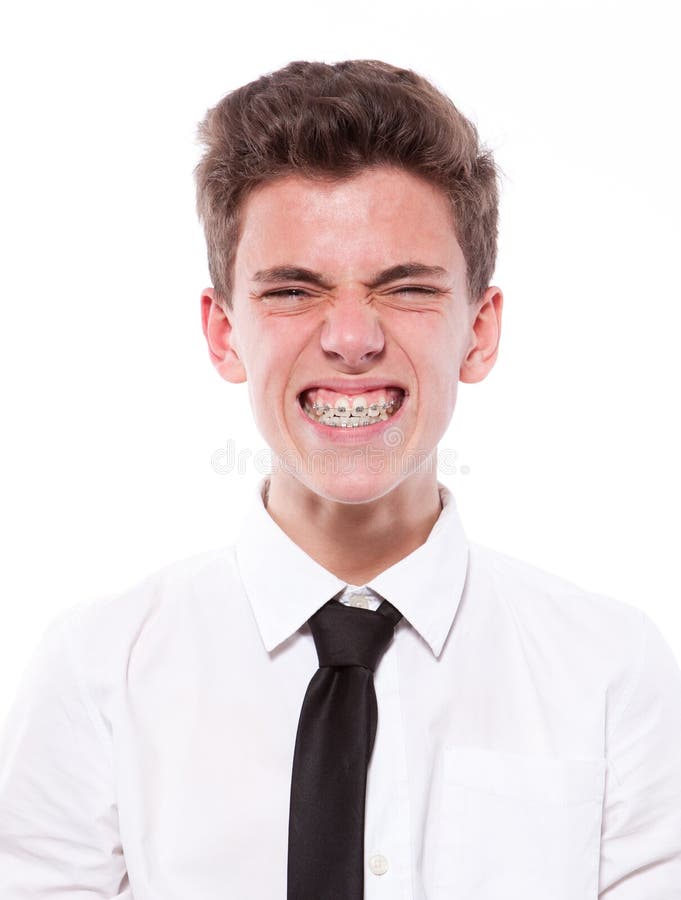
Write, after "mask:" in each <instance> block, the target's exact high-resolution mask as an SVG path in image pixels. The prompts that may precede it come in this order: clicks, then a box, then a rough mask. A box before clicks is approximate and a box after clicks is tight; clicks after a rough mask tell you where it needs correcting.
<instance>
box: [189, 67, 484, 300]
mask: <svg viewBox="0 0 681 900" xmlns="http://www.w3.org/2000/svg"><path fill="white" fill-rule="evenodd" d="M199 138H200V140H201V142H202V143H203V144H204V146H205V152H204V154H203V157H202V158H201V161H200V162H199V164H198V166H197V167H196V172H195V175H196V184H197V209H198V213H199V218H200V219H201V220H202V222H203V226H204V231H205V235H206V243H207V247H208V266H209V271H210V275H211V278H212V280H213V285H214V287H215V291H216V294H217V296H218V298H219V299H221V300H222V301H223V302H224V303H225V304H227V305H228V306H231V291H232V270H233V265H234V257H235V254H236V247H237V243H238V239H239V212H240V210H241V208H242V206H243V204H244V201H245V199H246V198H247V196H248V194H249V192H250V191H252V190H253V189H254V188H255V187H256V186H258V185H260V184H263V183H265V182H268V181H271V180H273V179H275V178H277V177H280V176H282V175H288V174H299V175H303V176H307V177H311V178H319V177H322V178H346V177H351V176H353V175H356V174H359V173H360V172H361V171H362V170H363V169H366V168H368V167H370V166H374V165H381V164H384V165H395V166H401V167H402V168H403V169H405V170H407V171H409V172H411V173H413V174H414V175H419V176H421V177H422V178H425V179H426V180H427V181H429V182H430V183H432V184H434V185H435V186H437V187H439V188H441V189H442V190H443V191H444V192H445V194H446V195H447V196H448V197H449V199H450V202H451V204H452V208H453V213H454V216H453V218H454V227H455V231H456V236H457V240H458V242H459V245H460V246H461V249H462V251H463V255H464V258H465V260H466V268H467V282H468V290H469V295H470V300H471V301H472V302H474V301H475V300H477V299H479V298H480V297H481V296H482V294H483V293H484V291H485V289H486V288H487V286H488V284H489V282H490V279H491V277H492V272H493V271H494V264H495V259H496V250H497V216H498V184H497V169H496V166H495V164H494V161H493V158H492V154H491V152H490V151H489V150H487V149H485V148H484V147H482V146H481V145H480V142H479V139H478V133H477V130H476V128H475V126H474V125H473V124H472V123H471V122H470V121H469V120H468V119H467V118H466V117H465V116H463V115H462V114H461V113H460V112H459V111H458V110H457V108H456V107H455V106H454V104H453V103H452V101H451V100H450V99H449V98H448V97H446V96H445V95H444V94H442V93H441V92H440V91H438V90H437V88H435V87H434V86H433V85H432V84H431V83H430V82H429V81H427V80H426V79H425V78H423V77H421V76H420V75H417V74H416V73H415V72H412V71H411V70H410V69H400V68H397V67H395V66H391V65H389V64H388V63H384V62H380V61H378V60H373V59H359V60H347V61H345V62H339V63H335V64H334V65H327V64H326V63H321V62H292V63H289V65H287V66H285V67H284V68H283V69H279V70H278V71H276V72H272V73H270V74H268V75H264V76H262V77H261V78H258V79H257V80H256V81H252V82H250V83H249V84H245V85H243V86H242V87H240V88H237V89H236V90H234V91H232V92H231V93H229V94H227V96H226V97H224V98H223V99H222V100H221V101H220V102H219V103H218V104H217V105H216V106H214V107H213V108H212V109H210V110H209V111H208V112H207V114H206V116H205V118H204V120H203V122H201V124H200V125H199Z"/></svg>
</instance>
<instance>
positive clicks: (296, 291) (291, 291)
mask: <svg viewBox="0 0 681 900" xmlns="http://www.w3.org/2000/svg"><path fill="white" fill-rule="evenodd" d="M307 296H308V295H307V292H306V291H303V290H302V289H301V288H284V289H282V290H280V291H268V292H267V293H266V294H263V297H279V298H281V299H283V300H287V299H289V298H290V299H292V300H296V299H297V298H298V297H307Z"/></svg>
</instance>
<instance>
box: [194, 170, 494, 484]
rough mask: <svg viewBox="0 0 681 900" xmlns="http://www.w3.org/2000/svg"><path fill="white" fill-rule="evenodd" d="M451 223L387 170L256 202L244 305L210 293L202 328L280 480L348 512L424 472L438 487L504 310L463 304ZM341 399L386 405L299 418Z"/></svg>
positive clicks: (300, 186) (248, 221)
mask: <svg viewBox="0 0 681 900" xmlns="http://www.w3.org/2000/svg"><path fill="white" fill-rule="evenodd" d="M451 215H452V214H451V209H450V205H449V203H448V200H447V198H446V197H445V195H444V194H443V193H442V192H441V191H439V190H438V189H437V188H435V187H433V186H432V185H430V184H429V183H427V182H425V181H423V180H421V179H419V178H417V177H415V176H413V175H411V174H409V173H407V172H405V171H404V170H402V169H395V168H387V167H384V168H375V169H368V170H366V171H364V172H363V173H362V174H360V175H359V176H357V177H354V178H352V179H346V180H342V181H336V182H330V181H317V180H310V179H306V178H302V177H299V176H286V177H282V178H280V179H278V180H276V181H274V182H272V183H270V184H268V185H265V186H262V187H260V188H258V189H257V190H256V191H255V192H254V193H253V194H252V195H251V196H250V197H249V199H248V200H247V201H246V203H245V206H244V209H243V211H242V218H241V236H240V239H239V244H238V247H237V253H236V259H235V265H234V279H233V285H234V289H233V308H232V309H231V310H228V311H227V313H226V314H225V313H224V312H223V311H222V309H221V308H220V307H219V306H218V305H217V304H216V303H215V302H214V300H213V293H212V290H210V289H209V290H207V291H205V292H204V295H203V298H202V304H203V324H204V332H205V334H206V337H207V339H208V342H209V347H210V351H211V356H212V359H213V362H214V364H215V366H216V368H217V369H218V371H219V372H220V374H221V375H222V376H223V377H224V378H225V379H227V380H228V381H232V382H239V381H244V380H247V382H248V385H249V396H250V400H251V405H252V408H253V412H254V416H255V420H256V424H257V425H258V428H259V430H260V432H261V434H262V435H263V437H264V438H265V440H266V441H267V443H268V445H269V446H270V447H271V448H272V450H273V451H274V452H275V454H276V455H277V457H278V458H279V459H281V460H283V463H284V469H281V468H279V469H278V470H275V472H274V474H273V478H287V479H288V478H295V479H297V481H298V483H299V485H300V484H302V485H303V486H305V487H307V488H308V489H309V490H311V491H313V492H314V493H315V494H317V495H319V496H321V497H325V498H328V499H331V500H337V501H344V502H366V501H369V500H375V499H378V498H379V497H381V496H383V495H384V494H386V493H387V492H388V491H390V490H392V489H393V488H395V487H397V486H398V485H399V484H400V483H401V482H402V481H404V479H405V478H410V477H411V478H419V479H422V478H424V473H425V472H427V471H428V466H430V473H431V474H430V475H428V476H425V477H428V478H432V480H433V481H436V453H437V444H438V442H439V440H440V439H441V437H442V435H443V433H444V431H445V429H446V428H447V425H448V423H449V421H450V418H451V416H452V413H453V411H454V406H455V403H456V396H457V386H458V381H459V380H460V379H461V380H462V381H479V380H481V379H482V378H484V377H485V375H486V374H487V372H488V371H489V369H491V367H492V365H493V364H494V360H495V358H496V351H497V342H498V339H499V327H500V318H501V303H502V298H501V293H500V291H498V289H496V288H488V290H487V292H486V293H485V295H484V296H483V297H482V298H481V299H480V300H479V301H478V302H477V303H475V304H470V303H469V302H468V294H467V288H466V264H465V260H464V257H463V254H462V251H461V248H460V247H459V244H458V242H457V240H456V236H455V232H454V227H453V223H452V218H451ZM407 264H409V265H411V266H412V269H411V270H410V269H407V268H405V266H406V265H407ZM414 264H418V266H420V267H423V270H422V271H418V270H417V269H415V268H414ZM398 267H402V270H400V269H399V268H398ZM426 267H427V268H426ZM275 270H278V271H275ZM303 270H305V271H303ZM390 270H392V271H390ZM315 389H317V390H315ZM342 397H346V398H349V400H350V405H351V406H353V405H354V406H355V408H356V409H358V408H360V407H361V406H362V405H363V404H362V398H364V400H365V401H366V402H365V403H364V406H365V407H371V406H372V404H378V406H373V408H371V409H367V410H366V412H367V413H369V412H370V413H372V415H367V416H366V417H365V418H364V419H363V421H364V422H367V421H368V420H371V421H372V424H359V425H358V426H352V425H351V424H350V422H351V421H354V418H353V420H350V419H349V418H348V417H347V411H344V410H342V409H341V412H342V413H343V415H341V416H340V417H338V416H336V417H334V421H336V420H337V419H338V418H340V419H341V421H347V425H346V427H342V425H340V426H338V427H334V426H333V425H330V424H325V422H326V421H328V420H326V419H322V420H321V421H320V419H319V418H318V416H316V415H315V414H314V412H311V413H308V412H306V411H305V410H304V408H303V407H304V405H305V403H307V405H308V407H309V406H311V404H312V403H313V402H315V401H316V402H317V405H318V406H320V407H322V406H325V405H326V406H337V405H338V404H340V406H342V405H343V402H342V400H341V398H342ZM382 398H385V399H386V400H387V401H390V400H393V406H392V407H389V408H388V413H389V415H388V418H387V419H386V418H385V413H384V415H383V416H381V415H380V412H379V414H378V415H376V411H377V409H378V410H379V411H380V409H381V405H380V403H381V399H382ZM391 410H394V411H391ZM360 412H361V410H360ZM327 415H328V413H327ZM361 421H362V420H361Z"/></svg>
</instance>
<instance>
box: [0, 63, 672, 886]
mask: <svg viewBox="0 0 681 900" xmlns="http://www.w3.org/2000/svg"><path fill="white" fill-rule="evenodd" d="M201 136H202V139H203V141H204V144H205V153H204V155H203V158H202V160H201V162H200V164H199V166H198V169H197V183H198V205H199V212H200V215H201V217H202V220H203V223H204V227H205V232H206V238H207V243H208V255H209V265H210V272H211V278H212V281H213V287H212V288H209V289H207V290H206V291H204V293H203V295H202V298H201V308H202V323H203V330H204V333H205V336H206V340H207V344H208V349H209V353H210V357H211V360H212V362H213V364H214V366H215V368H216V369H217V371H218V373H219V374H220V375H221V376H222V377H223V378H224V379H226V380H227V381H229V382H243V381H247V382H248V386H249V390H250V399H251V404H252V408H253V413H254V416H255V419H256V422H257V424H258V427H259V429H260V431H261V433H262V435H263V436H264V438H265V440H266V441H267V443H268V444H269V446H270V447H271V448H272V450H273V451H274V457H275V460H276V465H275V466H274V471H273V472H272V474H271V476H269V477H267V478H263V479H262V481H261V482H260V484H259V486H258V489H257V491H256V492H255V494H254V497H253V502H252V505H251V508H250V510H249V511H248V514H247V516H246V518H245V521H244V525H243V528H242V531H241V533H240V536H239V539H238V541H237V542H236V545H235V546H234V547H227V548H223V549H221V550H219V551H212V552H209V553H204V554H202V555H200V556H194V557H192V558H190V559H187V560H183V561H181V562H178V563H175V564H173V565H171V566H168V567H165V568H164V569H163V570H161V571H160V572H157V573H154V574H153V575H151V576H149V577H148V578H147V579H145V580H144V581H143V582H142V583H140V584H138V585H136V586H134V587H133V588H131V589H130V590H129V591H126V592H124V593H123V594H122V595H119V596H116V597H110V598H107V599H104V600H101V601H98V602H97V603H94V604H89V605H87V606H84V607H81V608H79V609H77V610H73V611H71V612H69V613H68V614H66V615H65V616H62V617H61V618H60V619H59V620H57V621H56V622H55V623H54V624H53V626H52V627H51V628H50V629H49V631H48V633H47V634H46V636H45V638H44V643H43V645H42V646H41V649H40V651H39V653H38V654H36V658H35V660H34V663H33V665H32V667H31V669H30V673H29V674H28V675H27V677H26V679H25V682H24V684H23V686H22V691H21V693H20V695H19V697H18V698H17V701H16V703H15V706H14V708H13V710H12V713H11V715H10V717H9V720H8V722H7V724H6V730H5V735H4V749H3V755H2V760H1V768H0V896H2V897H8V898H13V900H15V898H16V900H19V898H24V897H26V898H28V897H38V896H49V897H51V898H67V897H69V898H75V897H76V896H78V897H82V898H86V897H89V898H95V897H97V898H103V897H107V898H111V897H125V898H132V897H134V898H135V900H152V898H154V900H187V898H191V900H218V898H225V897H229V898H235V900H237V898H238V900H242V898H262V900H272V898H278V897H285V896H288V898H289V900H291V898H295V900H361V898H362V897H366V898H372V900H378V898H390V900H396V898H405V900H406V898H410V900H415V898H418V900H426V898H428V900H437V898H454V897H457V898H462V900H463V898H468V900H500V898H504V900H506V898H522V900H546V898H551V900H576V898H585V900H586V898H597V897H603V898H605V897H607V898H608V900H672V898H678V897H681V673H680V672H679V668H678V665H677V663H676V661H675V659H674V657H673V654H672V652H671V650H670V648H669V646H668V645H667V643H666V642H665V640H664V639H663V637H662V636H661V635H660V633H659V631H658V630H657V628H656V627H655V626H654V624H653V623H652V621H651V620H650V619H649V618H648V617H647V616H646V615H644V614H643V613H642V612H641V611H639V610H638V609H635V608H633V607H631V606H628V605H625V604H622V603H619V602H617V601H615V600H612V599H609V598H607V597H603V596H600V595H592V594H588V593H586V592H585V591H583V590H581V589H579V588H578V587H576V586H574V585H572V584H570V583H568V582H566V581H564V580H562V579H559V578H557V577H555V576H553V575H550V574H548V573H546V572H543V571H540V570H538V569H536V568H533V567H531V566H529V565H527V564H525V563H523V562H520V561H517V560H514V559H511V558H509V557H506V556H504V555H502V554H500V553H497V552H494V551H492V550H490V549H488V548H485V547H482V546H479V545H476V544H473V543H471V542H469V541H467V540H466V538H465V535H464V532H463V530H462V526H461V523H460V521H459V517H458V514H457V510H456V505H455V500H454V497H453V496H452V494H451V493H450V491H449V490H448V489H447V488H446V487H445V486H444V485H443V484H441V483H439V482H438V480H437V474H436V453H437V445H438V442H439V440H440V439H441V437H442V435H443V434H444V432H445V429H446V428H447V426H448V424H449V421H450V418H451V416H452V413H453V410H454V406H455V403H456V395H457V385H458V382H459V381H464V382H477V381H480V380H481V379H483V378H484V377H485V376H486V375H487V373H488V372H489V371H490V369H491V368H492V366H493V365H494V362H495V359H496V356H497V350H498V345H499V336H500V326H501V311H502V294H501V291H500V290H499V289H498V288H497V287H494V286H490V284H489V282H490V279H491V277H492V272H493V269H494V262H495V252H496V234H497V178H496V171H495V167H494V163H493V161H492V158H491V155H490V154H489V153H488V152H486V151H484V150H483V149H482V148H481V147H480V145H479V142H478V136H477V133H476V130H475V128H474V127H473V126H472V124H471V123H470V122H468V121H467V120H466V119H465V118H464V117H463V116H462V115H461V114H460V113H459V112H458V111H457V110H456V108H455V107H454V106H453V105H452V103H451V102H450V101H449V100H448V99H447V98H446V97H444V96H443V95H442V94H440V93H439V92H438V91H437V90H436V89H435V88H434V87H433V86H432V85H431V84H429V83H428V82H427V81H426V80H424V79H423V78H421V77H419V76H417V75H416V74H414V73H413V72H411V71H408V70H404V69H399V68H395V67H393V66H390V65H387V64H385V63H381V62H377V61H366V60H365V61H349V62H343V63H338V64H336V65H334V66H329V65H325V64H322V63H307V62H298V63H292V64H291V65H289V66H287V67H285V68H284V69H282V70H280V71H278V72H274V73H273V74H270V75H267V76H265V77H263V78H260V79H258V80H257V81H255V82H253V83H251V84H248V85H245V86H244V87H242V88H239V89H238V90H236V91H234V92H233V93H231V94H229V95H228V96H227V97H225V98H224V99H223V100H222V101H221V102H220V103H219V104H218V105H217V106H216V107H215V108H214V109H212V110H210V111H209V113H208V114H207V116H206V118H205V120H204V122H203V124H202V127H201Z"/></svg>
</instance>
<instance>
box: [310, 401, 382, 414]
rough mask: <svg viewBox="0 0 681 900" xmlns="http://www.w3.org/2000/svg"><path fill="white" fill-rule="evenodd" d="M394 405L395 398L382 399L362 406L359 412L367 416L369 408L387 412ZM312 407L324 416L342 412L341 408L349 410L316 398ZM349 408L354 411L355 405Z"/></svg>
mask: <svg viewBox="0 0 681 900" xmlns="http://www.w3.org/2000/svg"><path fill="white" fill-rule="evenodd" d="M394 405H395V401H394V400H387V401H385V400H384V401H382V402H381V403H369V404H368V405H367V406H366V407H362V408H361V409H358V412H359V414H360V415H362V416H366V414H367V410H368V409H372V408H373V409H378V410H380V411H381V412H385V410H387V409H392V407H393V406H394ZM311 409H312V410H313V411H314V412H315V413H316V414H317V415H322V416H325V415H327V414H328V413H340V412H341V409H342V410H343V411H344V412H345V411H347V410H346V409H345V408H343V407H341V408H338V407H336V406H331V405H330V404H328V403H318V402H317V401H316V400H315V402H314V403H313V404H312V406H311ZM349 409H350V412H351V413H352V412H353V411H354V407H352V406H351V407H349ZM339 418H340V415H339Z"/></svg>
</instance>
